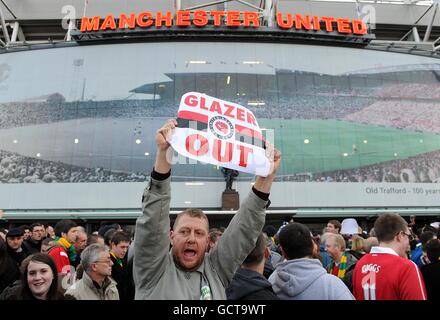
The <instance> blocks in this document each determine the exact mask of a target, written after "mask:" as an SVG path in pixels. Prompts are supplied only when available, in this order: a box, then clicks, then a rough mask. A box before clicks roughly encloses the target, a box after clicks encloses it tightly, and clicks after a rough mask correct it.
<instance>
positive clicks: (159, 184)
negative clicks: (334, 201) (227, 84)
mask: <svg viewBox="0 0 440 320" xmlns="http://www.w3.org/2000/svg"><path fill="white" fill-rule="evenodd" d="M176 126H177V121H176V120H169V121H167V122H166V123H165V124H164V125H163V126H162V127H161V128H160V129H159V130H158V131H157V132H156V136H155V141H156V148H157V152H156V157H155V163H154V167H153V169H152V171H151V176H150V179H149V182H148V184H147V186H146V188H145V190H144V193H143V195H142V215H140V216H139V217H138V219H137V221H136V226H135V230H134V236H133V235H131V234H129V233H127V232H125V231H127V230H125V231H124V230H123V229H122V228H121V226H120V225H119V224H115V223H104V222H103V223H102V224H101V227H100V229H99V230H98V231H97V232H96V234H95V233H90V234H89V233H88V232H87V230H86V229H85V228H84V227H83V226H80V225H78V224H77V223H76V222H75V221H72V220H60V221H58V222H57V223H56V225H55V226H54V227H53V228H52V227H51V226H49V225H44V224H42V223H38V222H35V223H33V224H32V225H31V226H29V227H27V226H21V227H12V228H9V229H8V230H0V271H1V272H0V284H1V286H2V287H1V288H0V291H2V292H1V293H0V300H23V299H24V300H37V299H38V300H62V299H75V300H119V299H121V300H132V299H136V300H152V299H153V300H154V299H164V300H176V299H178V300H222V299H230V300H247V299H284V300H355V299H357V300H426V299H431V300H438V299H439V298H440V296H439V294H438V293H439V292H440V288H439V286H440V282H439V279H440V277H439V272H440V269H439V267H440V264H439V263H440V240H439V239H437V237H438V235H439V227H440V226H439V222H436V223H432V224H430V225H424V226H423V227H422V228H419V225H418V223H417V222H416V220H415V217H411V218H410V222H409V223H408V222H406V221H405V220H404V219H403V218H402V217H401V216H400V215H398V214H396V213H383V214H381V215H380V216H379V217H378V218H377V219H376V221H375V222H374V226H373V228H372V229H371V230H370V231H369V234H368V236H367V235H366V232H364V231H363V230H362V229H361V228H360V227H359V225H358V224H357V221H356V220H355V219H353V218H349V219H345V220H344V221H342V223H340V222H339V221H337V220H330V221H329V222H328V223H327V226H326V227H325V229H324V230H323V232H322V234H319V235H314V234H312V232H311V230H310V229H309V228H308V227H307V226H306V225H304V224H301V223H297V222H294V221H293V218H292V217H288V219H285V223H283V224H282V225H281V226H280V227H279V228H278V230H277V228H276V227H274V226H270V225H268V226H266V227H265V226H264V225H265V221H266V209H267V208H268V207H269V206H270V200H269V198H270V192H271V188H272V184H273V181H274V180H275V177H276V174H277V171H278V169H279V166H280V164H281V153H280V152H279V151H278V150H277V149H275V148H274V147H273V146H272V145H268V149H267V152H268V160H269V161H270V163H271V166H270V171H269V173H268V175H267V176H266V177H262V176H256V178H255V183H254V184H253V185H252V187H251V190H250V191H249V194H248V196H247V198H246V199H244V201H243V202H242V203H241V205H240V208H239V209H238V211H237V212H236V214H235V215H234V216H233V218H232V220H231V221H230V223H229V225H228V226H227V227H226V228H225V229H214V230H213V229H211V228H210V227H209V219H208V216H207V215H206V214H205V213H204V212H203V211H202V210H201V209H197V208H189V209H186V210H184V211H182V212H181V213H179V214H178V215H177V216H176V218H175V220H174V222H173V224H171V219H170V212H169V211H170V203H171V196H172V194H171V187H170V182H171V169H172V165H171V164H170V163H169V162H168V161H167V153H168V152H170V151H171V149H170V144H169V142H168V141H169V138H170V137H171V135H172V132H173V130H174V129H175V128H176ZM89 231H90V230H89ZM25 234H26V236H27V239H26V240H25ZM364 238H365V239H364ZM408 253H409V254H408ZM409 258H411V260H412V261H411V260H410V259H409Z"/></svg>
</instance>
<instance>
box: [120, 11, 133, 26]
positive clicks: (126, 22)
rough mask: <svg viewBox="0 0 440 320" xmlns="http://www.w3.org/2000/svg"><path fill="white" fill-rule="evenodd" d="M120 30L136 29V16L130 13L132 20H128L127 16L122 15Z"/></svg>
mask: <svg viewBox="0 0 440 320" xmlns="http://www.w3.org/2000/svg"><path fill="white" fill-rule="evenodd" d="M118 27H119V29H125V28H127V27H128V28H130V29H134V28H136V15H135V14H134V13H130V18H128V17H127V16H126V15H125V14H123V13H122V14H121V16H120V18H119V25H118Z"/></svg>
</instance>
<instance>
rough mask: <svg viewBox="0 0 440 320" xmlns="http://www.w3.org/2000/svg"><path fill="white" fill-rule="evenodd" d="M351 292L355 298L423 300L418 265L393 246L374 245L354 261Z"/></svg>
mask: <svg viewBox="0 0 440 320" xmlns="http://www.w3.org/2000/svg"><path fill="white" fill-rule="evenodd" d="M353 295H354V296H355V298H356V299H357V300H426V289H425V284H424V282H423V278H422V275H421V273H420V271H419V268H418V267H417V265H416V264H415V263H414V262H412V261H411V260H409V259H404V258H402V257H400V256H399V255H398V254H397V253H396V252H395V251H394V250H392V249H390V248H383V247H373V248H372V249H371V252H370V253H369V254H367V255H365V256H364V257H362V259H361V260H359V262H358V263H357V264H356V267H355V269H354V272H353Z"/></svg>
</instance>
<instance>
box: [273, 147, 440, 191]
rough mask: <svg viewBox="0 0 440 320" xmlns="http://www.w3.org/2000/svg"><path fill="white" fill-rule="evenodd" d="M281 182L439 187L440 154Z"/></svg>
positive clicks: (287, 178) (286, 178) (285, 177)
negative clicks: (429, 185)
mask: <svg viewBox="0 0 440 320" xmlns="http://www.w3.org/2000/svg"><path fill="white" fill-rule="evenodd" d="M277 181H294V182H400V183H407V182H410V183H438V182H440V151H433V152H428V153H425V154H422V155H417V156H414V157H410V158H405V159H398V160H391V161H386V162H382V163H380V164H373V165H369V166H364V167H361V168H356V169H345V170H335V171H329V172H320V173H300V174H294V175H282V176H279V177H277Z"/></svg>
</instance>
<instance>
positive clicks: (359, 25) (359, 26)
mask: <svg viewBox="0 0 440 320" xmlns="http://www.w3.org/2000/svg"><path fill="white" fill-rule="evenodd" d="M351 24H352V26H353V33H354V34H361V35H362V34H366V33H367V26H366V24H365V23H364V22H363V21H362V20H356V19H355V20H352V23H351Z"/></svg>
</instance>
